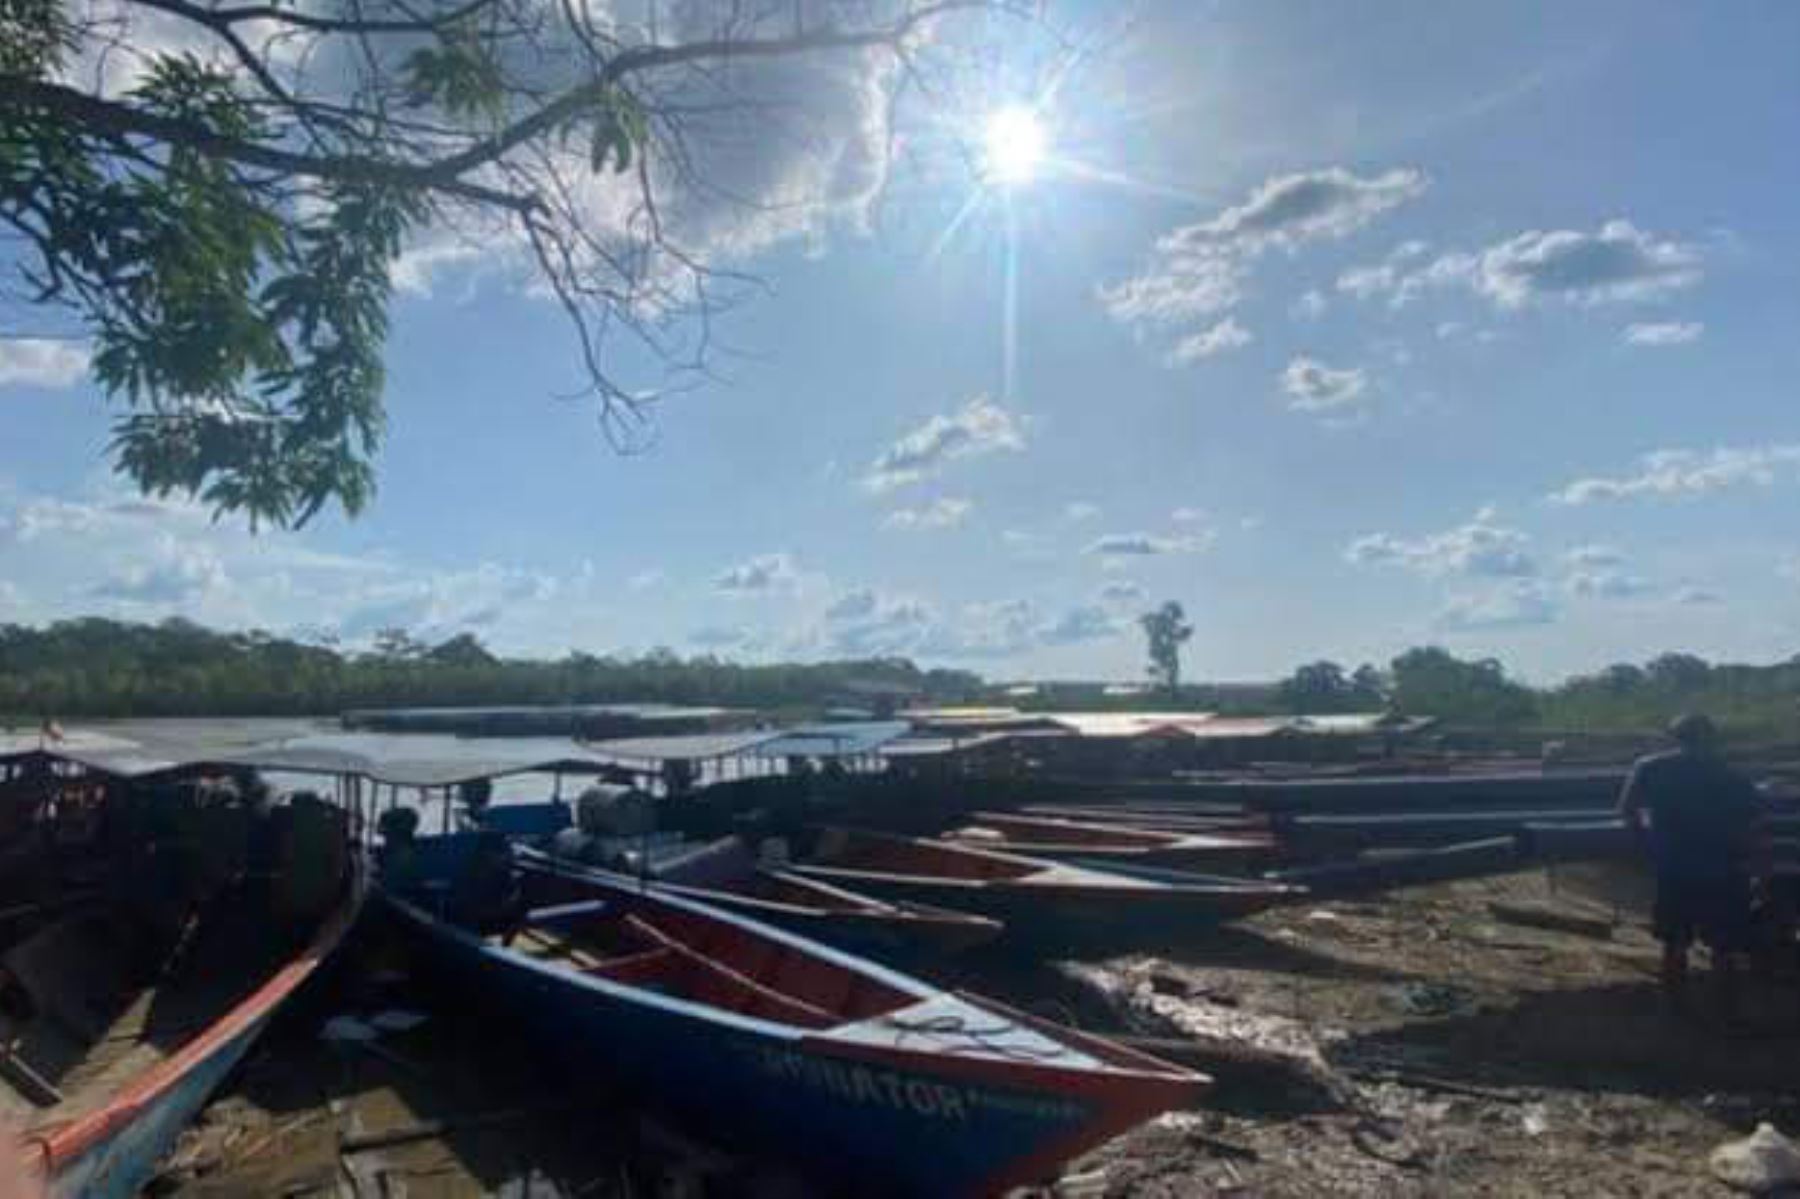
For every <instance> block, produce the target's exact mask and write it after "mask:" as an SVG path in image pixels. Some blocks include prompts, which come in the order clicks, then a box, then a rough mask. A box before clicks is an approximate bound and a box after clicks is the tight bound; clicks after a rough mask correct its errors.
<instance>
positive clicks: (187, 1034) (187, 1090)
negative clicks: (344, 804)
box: [0, 826, 365, 1199]
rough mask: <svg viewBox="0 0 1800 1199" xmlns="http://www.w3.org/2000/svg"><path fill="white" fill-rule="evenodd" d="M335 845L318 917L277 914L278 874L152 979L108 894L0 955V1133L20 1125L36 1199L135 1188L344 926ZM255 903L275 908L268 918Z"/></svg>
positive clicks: (346, 874) (227, 898) (140, 933)
mask: <svg viewBox="0 0 1800 1199" xmlns="http://www.w3.org/2000/svg"><path fill="white" fill-rule="evenodd" d="M333 827H334V828H336V830H337V831H336V832H334V833H333V834H332V835H334V836H341V826H333ZM314 844H315V845H316V844H317V842H314ZM342 848H343V852H342V853H338V854H333V855H332V856H331V859H330V861H329V863H327V868H328V869H329V870H330V871H331V875H330V876H328V877H326V878H325V879H324V885H325V886H327V887H329V889H328V890H324V891H318V890H314V891H311V892H309V893H310V894H313V895H315V896H321V897H322V904H323V915H318V914H316V911H314V909H312V908H311V907H309V906H305V905H300V904H295V905H292V906H286V907H283V906H282V903H283V902H284V900H283V898H281V897H286V898H293V896H294V895H295V894H297V893H298V891H299V889H300V888H298V887H297V888H295V889H293V890H287V891H283V890H281V888H282V886H283V881H282V880H281V879H279V878H277V879H276V880H275V882H274V883H273V884H271V886H270V887H269V888H268V889H267V890H264V891H256V892H234V891H230V890H226V891H222V892H220V893H217V894H214V895H213V896H212V897H211V899H210V902H208V903H207V905H206V906H205V908H204V909H203V910H202V911H201V914H200V916H199V917H198V918H197V923H195V924H193V925H192V926H191V929H190V931H189V932H187V933H186V934H185V935H184V937H183V939H182V940H181V941H180V942H177V954H175V955H171V956H170V957H168V958H165V959H163V968H162V969H161V970H160V971H158V970H156V969H155V968H154V965H152V967H151V969H150V970H148V971H142V970H140V969H139V963H140V959H142V958H143V957H144V954H143V953H142V950H143V946H144V944H145V943H146V941H145V934H144V926H143V924H142V923H141V921H140V920H138V919H137V918H139V917H141V916H142V912H141V911H133V910H131V909H130V908H129V907H128V906H127V904H126V903H125V902H119V900H120V899H122V898H123V897H122V896H119V895H118V894H117V892H114V899H113V900H99V901H96V902H94V903H91V904H84V905H81V906H79V907H77V908H76V909H75V910H74V911H72V912H65V914H63V915H61V916H59V917H58V918H57V919H55V920H53V921H51V922H49V923H47V924H45V925H43V926H41V927H38V928H36V929H34V930H31V931H30V932H29V933H27V934H26V935H25V936H24V937H23V938H22V939H20V940H18V941H16V942H14V943H13V944H11V945H10V946H9V947H8V948H7V950H6V952H5V953H4V955H0V975H4V976H5V977H6V979H7V986H8V987H9V988H11V991H12V994H11V995H10V996H8V998H9V999H11V1000H13V1002H11V1003H4V1004H0V1011H3V1012H5V1013H6V1014H0V1122H6V1123H10V1124H12V1125H13V1126H15V1127H17V1128H21V1129H22V1132H20V1133H18V1134H17V1135H18V1136H19V1137H20V1149H21V1152H20V1156H21V1158H22V1159H23V1161H24V1163H25V1168H26V1169H27V1170H28V1171H31V1172H33V1173H34V1174H35V1175H36V1176H37V1178H38V1180H39V1182H40V1183H41V1184H42V1185H43V1186H44V1189H45V1191H46V1192H47V1193H48V1194H49V1195H51V1196H56V1197H62V1196H68V1197H71V1199H73V1197H74V1196H81V1197H82V1199H93V1197H100V1199H128V1197H130V1196H135V1195H137V1194H138V1193H139V1191H140V1189H141V1188H142V1187H143V1186H144V1184H145V1183H146V1182H148V1181H149V1180H150V1178H151V1177H152V1176H153V1175H154V1173H155V1170H156V1167H157V1163H158V1162H159V1160H160V1159H161V1158H162V1157H163V1156H164V1155H165V1154H166V1153H167V1152H168V1151H169V1149H170V1148H171V1147H172V1146H173V1144H174V1142H175V1139H176V1137H177V1136H178V1135H179V1134H180V1132H181V1130H182V1129H183V1128H185V1127H186V1126H187V1125H188V1123H189V1122H190V1121H191V1120H192V1119H193V1118H194V1116H195V1114H196V1113H197V1112H198V1111H199V1110H200V1108H201V1106H202V1105H203V1104H204V1103H205V1102H206V1100H207V1097H208V1096H209V1095H211V1094H212V1092H213V1091H214V1090H215V1089H217V1087H218V1086H219V1084H220V1082H221V1081H222V1080H223V1079H224V1078H225V1077H226V1076H227V1075H228V1074H230V1073H231V1071H232V1069H233V1067H235V1066H236V1065H237V1063H238V1062H240V1061H241V1060H242V1059H243V1057H244V1055H245V1054H246V1053H247V1052H249V1050H250V1048H251V1046H252V1045H253V1044H255V1042H256V1039H257V1038H258V1037H259V1036H260V1035H261V1034H262V1032H263V1030H264V1029H265V1028H267V1027H268V1024H269V1022H270V1021H271V1020H272V1019H273V1018H274V1017H275V1016H276V1014H277V1013H278V1012H279V1011H280V1010H281V1009H282V1007H283V1006H284V1005H285V1004H287V1003H288V1002H289V1000H291V999H292V998H293V996H294V994H295V993H296V992H297V991H299V990H300V988H301V987H302V986H303V985H304V984H305V983H306V982H307V981H308V979H310V978H312V977H313V976H315V975H316V974H317V973H318V972H319V971H320V969H321V968H322V967H323V966H324V964H325V963H326V961H327V960H328V959H329V958H330V957H331V955H332V954H333V952H334V951H335V950H337V948H338V947H339V946H340V945H341V944H342V943H343V941H344V938H345V937H346V935H347V934H348V933H349V931H350V929H351V927H352V926H353V925H354V923H355V921H356V918H357V915H358V913H359V911H360V910H361V906H362V902H363V897H364V893H365V887H364V873H363V871H362V870H361V869H360V868H359V867H358V866H357V864H356V858H355V855H354V854H353V853H351V852H349V849H348V846H347V845H345V846H343V847H342ZM164 856H165V858H167V857H170V856H172V855H164ZM308 869H309V870H310V869H311V865H310V864H309V867H308ZM318 878H319V876H318V875H317V874H316V873H314V874H312V875H310V876H309V881H308V882H306V883H305V884H303V886H305V887H314V886H315V885H316V880H317V879H318ZM115 885H116V880H115ZM193 893H194V892H192V891H191V890H190V891H189V892H188V894H190V895H192V894H193ZM259 896H260V897H263V898H267V897H270V896H276V897H277V899H276V901H275V903H274V905H273V906H274V908H278V909H279V910H280V915H281V920H282V922H281V923H279V924H276V923H274V922H273V921H274V919H275V916H274V915H273V914H272V912H271V910H270V905H266V904H263V903H260V902H258V897H259ZM309 902H310V901H309ZM308 912H313V914H310V915H309V914H307V913H308ZM21 997H22V998H23V1000H24V1002H23V1003H21V1002H19V1000H20V999H21ZM26 1012H30V1013H31V1014H30V1015H26V1014H25V1013H26Z"/></svg>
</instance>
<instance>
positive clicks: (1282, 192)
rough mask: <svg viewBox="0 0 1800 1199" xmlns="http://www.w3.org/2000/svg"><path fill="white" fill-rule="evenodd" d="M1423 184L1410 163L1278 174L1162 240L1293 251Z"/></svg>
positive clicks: (1362, 221)
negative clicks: (1365, 170) (1366, 171)
mask: <svg viewBox="0 0 1800 1199" xmlns="http://www.w3.org/2000/svg"><path fill="white" fill-rule="evenodd" d="M1425 188H1426V179H1425V175H1424V173H1423V172H1421V171H1417V170H1412V169H1410V168H1401V169H1398V170H1392V171H1387V172H1385V173H1384V174H1381V175H1375V176H1372V177H1369V178H1363V177H1360V176H1357V175H1354V174H1352V173H1351V172H1349V171H1347V170H1345V169H1344V168H1343V167H1327V168H1325V169H1324V170H1318V171H1307V172H1302V173H1299V174H1293V175H1281V176H1277V177H1275V178H1272V179H1268V180H1265V181H1264V182H1263V183H1262V185H1261V186H1259V187H1258V188H1257V189H1256V191H1255V192H1254V193H1253V194H1252V195H1251V196H1250V198H1249V199H1248V200H1246V201H1245V202H1244V203H1242V204H1240V205H1238V206H1237V207H1235V208H1228V209H1226V210H1225V211H1224V212H1221V213H1220V214H1219V215H1218V216H1216V217H1214V218H1212V219H1211V220H1209V221H1202V222H1200V223H1199V224H1196V225H1188V226H1185V227H1184V228H1181V229H1177V230H1176V231H1175V232H1174V233H1171V234H1170V235H1169V236H1168V238H1165V239H1164V240H1165V242H1169V243H1173V245H1174V246H1175V247H1176V248H1185V249H1189V250H1193V249H1199V248H1202V247H1226V248H1230V249H1235V250H1243V251H1248V252H1251V253H1255V252H1260V251H1262V250H1265V249H1268V248H1271V247H1279V248H1281V249H1286V250H1293V249H1296V248H1297V247H1299V246H1300V245H1302V244H1304V243H1306V242H1309V241H1315V240H1319V239H1336V238H1341V237H1347V236H1349V235H1350V234H1352V233H1354V232H1356V231H1357V230H1358V229H1361V228H1362V227H1363V226H1365V225H1367V224H1368V223H1369V222H1370V221H1372V220H1374V219H1375V218H1376V217H1378V216H1380V215H1381V214H1382V213H1384V212H1387V211H1389V210H1390V209H1393V208H1397V207H1399V206H1400V205H1401V204H1404V203H1405V202H1406V201H1408V200H1412V199H1416V198H1417V197H1419V196H1421V195H1423V194H1424V192H1425Z"/></svg>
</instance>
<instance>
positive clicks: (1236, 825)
mask: <svg viewBox="0 0 1800 1199" xmlns="http://www.w3.org/2000/svg"><path fill="white" fill-rule="evenodd" d="M1018 812H1019V815H1021V816H1030V817H1034V818H1039V819H1049V820H1082V821H1087V822H1089V823H1093V824H1110V825H1115V826H1121V827H1125V828H1147V829H1155V830H1157V831H1159V832H1165V833H1259V832H1266V831H1267V830H1268V827H1269V819H1268V817H1266V816H1264V815H1262V814H1260V813H1249V812H1243V811H1239V812H1235V813H1231V814H1220V813H1213V814H1207V815H1195V814H1193V813H1192V812H1190V811H1189V810H1188V809H1187V808H1186V807H1185V806H1184V805H1174V804H1171V805H1153V806H1145V805H1139V804H1120V805H1118V806H1116V807H1093V806H1090V805H1087V804H1027V805H1026V806H1024V807H1022V808H1020V809H1018Z"/></svg>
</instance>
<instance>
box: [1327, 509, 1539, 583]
mask: <svg viewBox="0 0 1800 1199" xmlns="http://www.w3.org/2000/svg"><path fill="white" fill-rule="evenodd" d="M1498 520H1499V518H1498V515H1497V514H1496V513H1495V512H1494V511H1493V510H1492V509H1485V508H1484V509H1483V510H1482V511H1480V512H1478V513H1476V514H1475V518H1474V519H1473V520H1471V521H1469V522H1467V523H1466V524H1462V525H1458V526H1457V527H1456V528H1454V529H1449V530H1446V531H1445V532H1442V533H1433V534H1430V535H1428V536H1425V537H1419V538H1413V539H1408V538H1404V537H1396V536H1394V535H1393V534H1391V533H1371V534H1368V535H1367V536H1363V537H1358V538H1357V539H1356V540H1354V541H1352V542H1351V543H1350V545H1349V546H1348V547H1347V548H1346V549H1345V550H1344V557H1345V558H1346V559H1348V560H1349V561H1350V562H1352V563H1354V564H1356V565H1358V566H1397V567H1400V568H1402V569H1404V570H1410V571H1414V572H1415V573H1418V574H1424V575H1434V576H1435V575H1464V576H1470V577H1480V578H1522V577H1524V576H1527V575H1532V574H1536V573H1537V563H1536V561H1535V560H1534V559H1533V558H1532V556H1531V553H1530V548H1529V547H1530V543H1531V539H1530V538H1529V537H1527V536H1526V535H1525V534H1524V533H1523V532H1521V531H1520V530H1518V529H1514V528H1508V527H1507V526H1505V525H1502V524H1500V523H1498Z"/></svg>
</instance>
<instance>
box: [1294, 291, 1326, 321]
mask: <svg viewBox="0 0 1800 1199" xmlns="http://www.w3.org/2000/svg"><path fill="white" fill-rule="evenodd" d="M1327 307H1329V301H1327V300H1326V299H1325V293H1324V292H1322V291H1320V290H1319V289H1318V288H1316V287H1311V288H1308V289H1307V290H1305V291H1303V292H1301V293H1300V298H1299V299H1297V300H1295V301H1294V303H1293V306H1292V307H1291V308H1289V309H1288V311H1289V312H1291V313H1293V315H1294V316H1296V317H1299V318H1300V319H1301V320H1308V321H1310V320H1317V319H1318V318H1319V317H1321V316H1324V315H1325V309H1326V308H1327Z"/></svg>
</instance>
